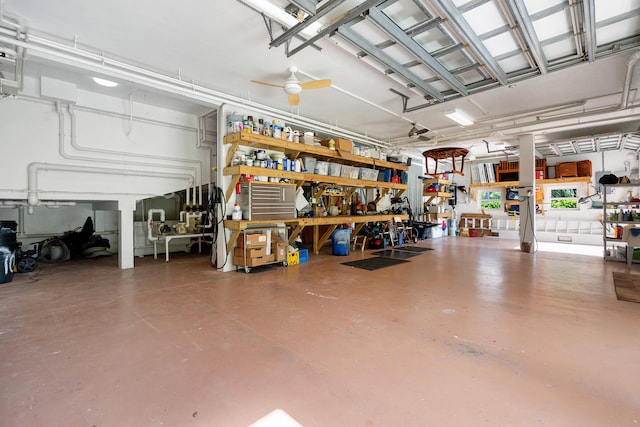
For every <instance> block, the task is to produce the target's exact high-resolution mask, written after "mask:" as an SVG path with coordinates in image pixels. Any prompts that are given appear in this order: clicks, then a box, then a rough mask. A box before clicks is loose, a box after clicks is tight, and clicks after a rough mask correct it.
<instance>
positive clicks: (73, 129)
mask: <svg viewBox="0 0 640 427" xmlns="http://www.w3.org/2000/svg"><path fill="white" fill-rule="evenodd" d="M67 108H68V110H69V117H70V119H71V122H70V127H71V146H72V147H73V148H75V149H76V150H78V151H87V152H95V153H105V154H113V155H120V156H125V157H141V158H147V159H154V160H166V161H179V162H185V163H193V164H195V165H196V167H186V166H174V165H166V164H159V163H156V164H151V163H140V162H131V161H128V160H127V161H126V163H127V164H130V165H136V166H154V167H161V168H170V169H176V168H178V169H192V170H193V171H194V176H195V177H196V178H197V179H196V181H195V182H194V186H193V200H194V201H195V202H196V203H198V202H197V201H196V185H197V183H199V184H200V187H201V186H202V162H200V161H199V160H186V159H174V158H171V157H164V156H155V155H151V154H133V153H132V154H129V153H122V152H119V151H115V150H105V149H98V148H88V147H81V146H80V145H78V139H77V137H76V115H75V111H74V107H73V105H72V104H68V105H67ZM62 142H63V146H64V140H63V141H62ZM86 160H93V161H97V162H104V163H118V164H121V163H122V162H120V161H111V160H109V161H108V160H106V159H97V158H96V159H92V158H86ZM186 192H187V206H189V205H190V202H191V201H190V199H189V189H187V191H186ZM199 204H202V193H200V202H199Z"/></svg>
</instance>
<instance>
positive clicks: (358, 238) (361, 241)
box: [351, 235, 367, 252]
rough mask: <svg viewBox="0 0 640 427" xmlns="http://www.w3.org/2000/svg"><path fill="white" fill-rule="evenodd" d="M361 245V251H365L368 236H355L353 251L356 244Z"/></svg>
mask: <svg viewBox="0 0 640 427" xmlns="http://www.w3.org/2000/svg"><path fill="white" fill-rule="evenodd" d="M358 245H360V251H361V252H364V248H365V247H366V246H367V236H362V235H356V237H354V238H353V246H352V247H351V250H352V251H355V250H356V246H358Z"/></svg>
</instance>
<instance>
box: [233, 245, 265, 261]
mask: <svg viewBox="0 0 640 427" xmlns="http://www.w3.org/2000/svg"><path fill="white" fill-rule="evenodd" d="M244 251H245V249H244V248H238V247H236V248H234V249H233V256H234V257H240V258H244V254H245V252H244ZM246 251H247V258H258V257H262V256H265V255H267V247H266V246H260V247H247V249H246Z"/></svg>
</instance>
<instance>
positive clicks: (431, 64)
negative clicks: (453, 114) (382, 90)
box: [367, 7, 469, 96]
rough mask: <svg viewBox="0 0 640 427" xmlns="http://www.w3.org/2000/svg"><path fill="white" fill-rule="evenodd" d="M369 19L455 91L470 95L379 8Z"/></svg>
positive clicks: (370, 12) (370, 13)
mask: <svg viewBox="0 0 640 427" xmlns="http://www.w3.org/2000/svg"><path fill="white" fill-rule="evenodd" d="M367 18H368V19H370V20H371V21H373V22H374V23H375V24H376V25H377V26H378V27H379V28H380V29H381V30H382V31H384V32H385V33H387V34H388V35H389V36H391V37H392V38H393V39H394V40H395V41H396V42H398V44H400V45H401V46H402V47H404V48H405V49H407V50H408V51H409V52H411V53H412V54H413V55H415V56H417V57H418V58H419V59H420V61H422V63H423V64H424V65H426V66H427V67H428V68H429V69H430V70H431V71H433V72H434V73H436V74H437V75H438V76H439V77H440V78H441V79H442V80H444V81H446V82H447V83H449V85H450V86H451V87H453V89H455V90H456V91H458V93H460V94H461V95H463V96H466V95H468V94H469V91H468V90H467V88H466V87H465V86H464V84H462V82H460V80H458V79H457V78H456V77H455V76H454V75H453V74H451V72H449V70H447V69H446V68H445V67H444V66H443V65H442V64H441V63H440V62H439V61H437V60H436V59H435V58H433V57H432V56H431V55H430V54H429V53H428V52H427V51H426V50H425V49H424V47H422V46H421V45H420V44H419V43H418V42H416V41H415V40H414V39H412V38H411V37H409V36H407V34H406V33H405V32H404V31H402V29H401V28H400V27H398V25H397V24H396V23H395V22H393V21H392V20H391V19H390V18H389V17H388V16H387V15H385V14H384V13H383V12H381V11H380V10H379V9H378V8H376V7H373V8H371V9H369V15H368V16H367Z"/></svg>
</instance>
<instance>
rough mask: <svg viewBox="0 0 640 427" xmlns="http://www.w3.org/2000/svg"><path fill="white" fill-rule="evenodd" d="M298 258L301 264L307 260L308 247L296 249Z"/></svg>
mask: <svg viewBox="0 0 640 427" xmlns="http://www.w3.org/2000/svg"><path fill="white" fill-rule="evenodd" d="M298 258H299V260H300V263H301V264H302V263H303V262H307V261H309V249H298Z"/></svg>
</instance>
